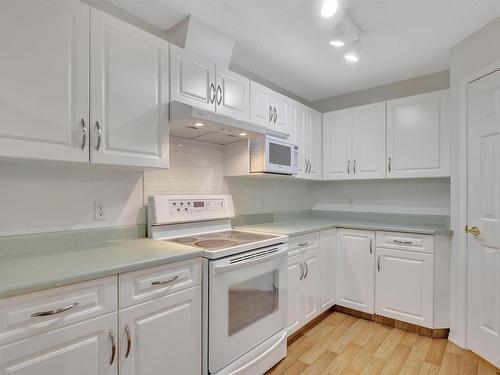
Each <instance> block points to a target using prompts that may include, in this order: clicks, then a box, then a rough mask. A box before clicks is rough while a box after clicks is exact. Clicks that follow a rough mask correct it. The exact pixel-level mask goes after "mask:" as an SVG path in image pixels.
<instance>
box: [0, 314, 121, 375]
mask: <svg viewBox="0 0 500 375" xmlns="http://www.w3.org/2000/svg"><path fill="white" fill-rule="evenodd" d="M116 315H117V314H116V312H115V313H111V314H108V315H104V316H101V317H99V318H94V319H91V320H87V321H85V322H83V323H78V324H74V325H72V326H68V327H65V328H62V329H57V330H54V331H51V332H48V333H44V334H41V335H37V336H32V337H28V338H26V339H24V340H21V341H18V342H17V343H14V344H11V345H5V346H2V347H0V373H1V374H6V375H7V374H12V375H52V374H54V375H55V374H61V375H63V374H71V375H117V374H118V366H117V362H118V353H117V351H115V358H114V360H113V363H111V359H112V358H113V355H112V352H113V350H112V348H113V341H114V343H115V349H117V347H116V345H117V343H118V342H117V341H116V340H117V339H118V338H117V334H116V325H117V317H116Z"/></svg>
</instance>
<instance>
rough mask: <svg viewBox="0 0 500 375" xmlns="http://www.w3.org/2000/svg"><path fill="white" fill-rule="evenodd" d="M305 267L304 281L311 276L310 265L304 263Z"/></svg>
mask: <svg viewBox="0 0 500 375" xmlns="http://www.w3.org/2000/svg"><path fill="white" fill-rule="evenodd" d="M304 267H306V274H305V275H304V279H305V278H307V275H309V265H308V264H307V263H306V262H304Z"/></svg>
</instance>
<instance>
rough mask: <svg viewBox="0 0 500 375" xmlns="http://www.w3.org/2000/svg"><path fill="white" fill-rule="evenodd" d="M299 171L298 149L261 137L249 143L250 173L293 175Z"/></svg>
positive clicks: (264, 136) (268, 137)
mask: <svg viewBox="0 0 500 375" xmlns="http://www.w3.org/2000/svg"><path fill="white" fill-rule="evenodd" d="M298 169H299V147H298V146H297V145H294V144H291V143H290V142H287V141H286V140H283V139H280V138H277V137H273V136H270V135H262V136H260V137H258V138H255V139H252V140H251V141H250V172H251V173H274V174H285V175H293V174H296V173H298Z"/></svg>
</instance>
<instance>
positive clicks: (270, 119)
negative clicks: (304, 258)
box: [269, 106, 274, 122]
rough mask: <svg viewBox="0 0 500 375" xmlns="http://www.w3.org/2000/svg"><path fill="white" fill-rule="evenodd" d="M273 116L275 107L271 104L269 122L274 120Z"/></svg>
mask: <svg viewBox="0 0 500 375" xmlns="http://www.w3.org/2000/svg"><path fill="white" fill-rule="evenodd" d="M273 116H274V112H273V107H272V106H269V122H273Z"/></svg>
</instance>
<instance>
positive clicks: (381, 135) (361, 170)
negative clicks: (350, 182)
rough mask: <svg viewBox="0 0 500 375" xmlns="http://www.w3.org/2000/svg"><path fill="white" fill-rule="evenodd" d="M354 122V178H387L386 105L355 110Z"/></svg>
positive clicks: (362, 107) (373, 105) (378, 104)
mask: <svg viewBox="0 0 500 375" xmlns="http://www.w3.org/2000/svg"><path fill="white" fill-rule="evenodd" d="M352 121H353V122H352V125H353V126H352V130H353V135H352V139H353V142H352V143H353V151H352V158H353V165H352V173H353V177H354V178H356V179H363V178H371V179H373V178H385V160H386V159H385V103H375V104H370V105H366V106H361V107H356V108H354V109H353V110H352Z"/></svg>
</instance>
